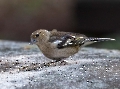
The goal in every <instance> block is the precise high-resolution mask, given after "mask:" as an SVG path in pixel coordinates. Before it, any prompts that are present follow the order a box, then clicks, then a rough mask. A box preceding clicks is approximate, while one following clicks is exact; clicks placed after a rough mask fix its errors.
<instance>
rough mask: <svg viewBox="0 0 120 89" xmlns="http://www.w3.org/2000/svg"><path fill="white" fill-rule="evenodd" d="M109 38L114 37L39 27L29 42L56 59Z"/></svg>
mask: <svg viewBox="0 0 120 89" xmlns="http://www.w3.org/2000/svg"><path fill="white" fill-rule="evenodd" d="M109 40H115V39H112V38H96V37H87V36H85V35H83V34H79V33H72V32H62V31H57V30H56V29H53V30H52V31H48V30H45V29H40V30H36V31H34V32H33V33H32V34H31V44H36V45H37V46H38V47H39V49H40V50H41V52H42V53H43V54H44V55H45V56H46V57H48V58H50V59H53V60H56V61H60V60H61V59H63V58H67V57H69V56H72V55H74V54H76V53H77V52H78V51H79V50H80V48H81V47H83V46H86V45H89V44H92V43H95V42H100V41H109Z"/></svg>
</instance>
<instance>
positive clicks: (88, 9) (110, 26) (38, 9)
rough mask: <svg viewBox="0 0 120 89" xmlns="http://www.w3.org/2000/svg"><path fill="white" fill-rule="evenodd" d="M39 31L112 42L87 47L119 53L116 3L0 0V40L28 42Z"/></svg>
mask: <svg viewBox="0 0 120 89" xmlns="http://www.w3.org/2000/svg"><path fill="white" fill-rule="evenodd" d="M43 28H44V29H47V30H52V29H57V30H61V31H69V32H77V33H82V34H86V35H87V36H92V37H111V38H115V39H116V41H113V42H111V41H110V42H101V43H99V44H98V43H97V44H94V45H91V46H94V47H101V48H112V49H120V46H119V45H120V36H119V34H120V30H119V29H120V1H119V0H0V39H2V40H3V39H4V40H15V41H27V42H28V41H30V35H31V33H32V32H33V31H35V30H37V29H43Z"/></svg>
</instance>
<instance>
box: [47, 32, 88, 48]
mask: <svg viewBox="0 0 120 89" xmlns="http://www.w3.org/2000/svg"><path fill="white" fill-rule="evenodd" d="M85 38H86V36H85V35H83V34H78V33H71V32H59V31H55V32H51V36H50V39H49V42H55V41H56V40H59V41H61V42H60V43H59V44H58V45H57V48H59V49H61V48H65V47H70V46H77V45H80V40H81V42H82V41H83V40H84V39H85Z"/></svg>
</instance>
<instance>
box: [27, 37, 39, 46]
mask: <svg viewBox="0 0 120 89" xmlns="http://www.w3.org/2000/svg"><path fill="white" fill-rule="evenodd" d="M36 42H37V41H36V39H32V38H31V42H30V43H29V44H30V45H33V44H35V43H36Z"/></svg>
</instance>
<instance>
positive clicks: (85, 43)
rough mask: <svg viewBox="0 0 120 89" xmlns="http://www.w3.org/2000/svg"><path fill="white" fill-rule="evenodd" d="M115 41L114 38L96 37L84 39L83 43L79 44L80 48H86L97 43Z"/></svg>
mask: <svg viewBox="0 0 120 89" xmlns="http://www.w3.org/2000/svg"><path fill="white" fill-rule="evenodd" d="M114 40H115V39H112V38H95V37H88V38H85V39H83V40H82V41H81V42H79V45H80V46H82V45H83V46H86V45H89V44H92V43H95V42H101V41H114Z"/></svg>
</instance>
